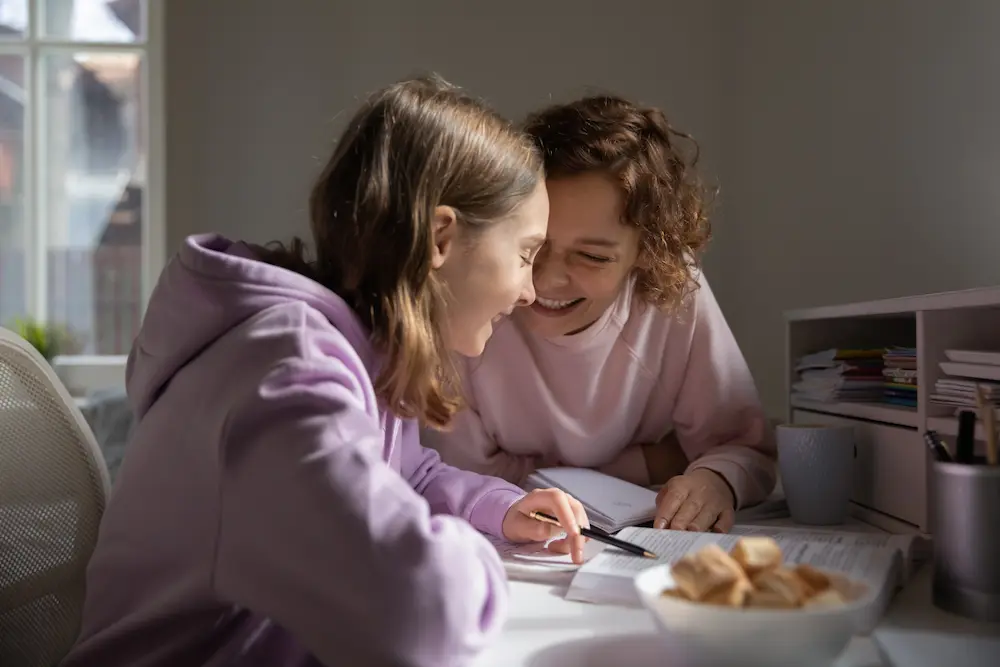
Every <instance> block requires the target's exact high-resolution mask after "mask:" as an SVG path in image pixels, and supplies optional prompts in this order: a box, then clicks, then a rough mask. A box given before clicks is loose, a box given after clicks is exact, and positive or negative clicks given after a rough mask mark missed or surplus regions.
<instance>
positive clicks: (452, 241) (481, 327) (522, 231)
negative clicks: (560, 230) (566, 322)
mask: <svg viewBox="0 0 1000 667" xmlns="http://www.w3.org/2000/svg"><path fill="white" fill-rule="evenodd" d="M436 213H437V215H436V217H435V248H434V254H433V256H432V263H431V265H432V266H433V267H434V268H435V269H436V270H437V271H438V276H439V277H440V278H441V280H442V281H443V282H444V284H445V288H446V289H447V291H448V304H447V317H448V321H447V327H448V336H449V341H450V342H451V345H452V347H453V348H454V350H455V351H456V352H458V353H459V354H463V355H465V356H467V357H474V356H478V355H480V354H482V352H483V348H484V347H485V346H486V341H488V340H489V338H490V336H491V335H493V322H494V321H495V320H497V319H498V318H500V317H502V316H504V315H508V314H510V312H511V311H512V310H513V309H514V306H516V305H522V306H527V305H529V304H531V302H532V301H534V300H535V290H534V287H533V286H532V282H531V267H532V262H534V260H535V255H537V254H538V249H539V248H541V246H542V244H543V243H544V242H545V228H546V226H547V224H548V218H549V198H548V195H547V193H546V189H545V182H544V181H540V182H539V184H538V187H537V188H536V189H535V191H534V192H533V193H532V194H531V196H530V197H528V198H527V199H526V200H525V201H524V202H523V203H522V204H521V205H520V206H518V207H517V209H515V210H514V212H513V213H512V214H511V216H510V217H509V218H507V219H505V220H501V221H499V222H496V223H494V224H492V225H489V226H487V227H485V228H483V229H481V230H475V231H470V230H469V229H468V228H464V227H462V225H461V224H459V223H458V222H457V220H456V217H455V212H454V210H452V209H450V208H449V207H447V206H441V207H438V210H437V212H436ZM470 234H471V236H469V235H470ZM463 237H464V238H463Z"/></svg>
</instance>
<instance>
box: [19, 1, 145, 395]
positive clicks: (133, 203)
mask: <svg viewBox="0 0 1000 667" xmlns="http://www.w3.org/2000/svg"><path fill="white" fill-rule="evenodd" d="M162 5H163V3H162V1H155V0H154V1H153V2H150V1H149V0H0V325H3V326H10V325H11V323H12V322H13V321H15V320H18V319H26V318H27V319H32V320H35V321H38V322H43V323H46V324H51V325H55V326H57V327H59V328H61V329H63V330H64V331H66V332H67V333H68V334H69V340H70V344H69V345H68V346H67V347H66V349H65V350H64V353H65V354H67V356H66V357H63V358H61V359H59V360H57V363H56V367H57V370H59V369H60V367H61V366H62V367H64V368H69V369H72V370H73V373H72V375H73V381H72V382H69V381H67V384H70V385H71V387H70V388H71V389H87V388H92V386H93V385H100V384H108V383H112V384H113V383H115V381H120V379H119V378H120V375H121V372H122V369H123V367H124V356H123V355H125V354H127V353H128V350H129V348H130V346H131V344H132V339H133V337H134V336H135V334H136V333H137V331H138V327H139V322H140V320H141V316H142V310H143V307H144V304H145V302H146V299H147V296H148V294H149V291H150V289H151V287H152V283H153V281H154V280H155V278H156V276H157V275H158V274H159V271H160V269H161V268H162V266H163V261H164V256H163V248H164V241H163V238H164V220H163V212H164V207H163V196H164V192H163V190H164V187H163V173H162V172H163V164H164V155H163V127H162V122H163V113H162V105H163V101H162V100H163V95H162V86H163V81H162V79H163V77H162V72H161V70H160V66H161V59H162V51H161V50H160V49H161V44H160V42H161V32H162V30H161V28H162V11H163V10H162ZM109 372H110V375H109ZM61 375H64V374H63V373H61ZM108 377H110V378H112V379H111V380H110V381H109V380H107V379H104V378H108ZM66 379H67V378H65V377H64V380H66ZM74 384H75V385H76V386H75V387H74V386H73V385H74Z"/></svg>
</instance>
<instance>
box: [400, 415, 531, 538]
mask: <svg viewBox="0 0 1000 667" xmlns="http://www.w3.org/2000/svg"><path fill="white" fill-rule="evenodd" d="M401 446H402V447H403V451H402V469H401V471H400V472H401V473H402V474H403V476H404V477H405V478H406V479H407V481H408V482H409V483H410V486H412V487H413V488H414V489H415V490H416V491H417V493H419V494H420V495H422V496H423V497H424V498H425V499H426V500H427V502H428V503H430V508H431V512H432V513H435V514H440V513H444V514H454V515H456V516H460V517H462V518H463V519H465V520H466V521H468V522H469V523H471V524H472V525H473V526H474V527H475V528H476V529H477V530H480V531H482V532H484V533H489V534H490V535H493V536H495V537H500V538H502V537H503V530H502V526H503V519H504V516H506V514H507V510H509V509H510V507H511V505H513V504H514V503H515V502H517V501H518V500H520V498H521V497H522V496H523V495H524V491H522V490H521V489H520V488H518V487H516V486H514V485H513V484H510V483H509V482H505V481H504V480H502V479H500V478H497V477H490V476H487V475H480V474H479V473H476V472H470V471H468V470H459V469H458V468H454V467H452V466H450V465H447V464H445V463H442V462H441V457H440V456H439V455H438V453H437V452H436V451H434V450H433V449H428V448H426V447H422V446H421V445H420V433H419V428H418V426H417V424H416V423H415V422H412V421H409V422H405V423H404V425H403V434H402V443H401Z"/></svg>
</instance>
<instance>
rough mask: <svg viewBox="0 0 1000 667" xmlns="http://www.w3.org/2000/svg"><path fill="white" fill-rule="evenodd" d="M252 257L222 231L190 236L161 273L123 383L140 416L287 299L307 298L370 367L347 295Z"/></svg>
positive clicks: (369, 354) (246, 248)
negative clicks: (214, 348) (187, 372)
mask: <svg viewBox="0 0 1000 667" xmlns="http://www.w3.org/2000/svg"><path fill="white" fill-rule="evenodd" d="M255 257H256V255H255V253H254V250H253V249H252V248H251V246H249V245H248V244H246V243H243V242H233V241H230V240H229V239H226V238H224V237H222V236H219V235H215V234H208V235H199V236H190V237H188V238H187V239H185V241H184V245H183V247H182V248H181V250H180V251H179V252H178V253H177V254H176V255H175V256H174V257H173V258H172V259H171V260H170V262H169V263H168V264H167V266H166V268H165V269H164V270H163V272H162V273H161V274H160V279H159V281H158V282H157V284H156V288H155V289H154V290H153V294H152V296H151V297H150V300H149V304H148V306H147V307H146V314H145V316H144V317H143V321H142V327H141V328H140V330H139V335H138V336H137V337H136V340H135V343H134V344H133V346H132V352H131V353H130V354H129V357H128V364H127V366H126V369H125V385H126V388H127V390H128V396H129V401H130V402H131V403H132V409H133V410H134V411H135V413H136V417H137V418H141V417H142V416H143V415H145V414H146V412H147V411H148V410H149V408H150V407H151V406H152V405H153V403H154V402H155V401H156V399H157V397H158V396H159V395H160V393H161V392H162V390H163V388H164V387H165V386H166V385H167V383H168V382H169V381H170V379H171V378H172V377H173V376H174V375H175V374H176V373H177V371H179V370H180V369H181V368H183V367H184V366H185V365H186V364H187V363H188V362H189V361H191V360H192V359H194V358H195V357H196V356H198V354H200V353H201V351H202V350H204V349H205V348H207V347H208V346H209V345H211V344H212V343H214V342H215V341H216V340H218V339H219V338H220V337H222V336H223V335H224V334H226V332H228V331H229V330H231V329H233V328H234V327H236V326H238V325H239V324H240V323H242V322H244V321H245V320H247V319H249V318H251V317H253V316H254V315H256V314H257V313H259V312H261V311H263V310H266V309H268V308H271V307H273V306H277V305H280V304H283V303H287V302H289V301H301V302H305V303H306V304H308V305H309V306H311V307H313V308H315V309H316V310H317V311H319V312H320V313H322V314H323V316H324V317H326V318H327V319H328V320H329V321H330V323H331V324H332V325H333V326H335V327H336V328H337V329H338V330H339V331H340V333H341V334H343V335H344V337H345V338H347V340H348V342H349V343H350V344H351V346H352V347H353V348H354V349H355V351H356V352H357V353H358V355H359V356H360V357H361V360H362V361H363V362H364V364H365V366H366V367H367V368H368V370H369V372H371V371H372V370H373V367H374V365H375V355H374V351H373V349H372V347H371V342H370V339H369V335H368V332H367V330H366V328H365V327H364V325H363V324H362V323H361V320H359V319H358V317H357V315H355V313H354V311H352V310H351V308H350V307H349V306H348V305H347V304H346V303H345V302H344V300H343V299H341V298H340V297H339V296H337V295H336V294H335V293H333V292H331V291H330V290H328V289H326V288H325V287H323V286H322V285H320V284H319V283H317V282H315V281H313V280H311V279H309V278H306V277H305V276H302V275H299V274H297V273H294V272H292V271H288V270H286V269H282V268H279V267H276V266H272V265H270V264H266V263H264V262H261V261H258V260H257V259H256V258H255Z"/></svg>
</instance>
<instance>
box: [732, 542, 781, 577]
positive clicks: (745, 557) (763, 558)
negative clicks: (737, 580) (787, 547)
mask: <svg viewBox="0 0 1000 667" xmlns="http://www.w3.org/2000/svg"><path fill="white" fill-rule="evenodd" d="M730 555H732V557H733V560H735V561H736V562H737V563H739V564H740V567H742V568H743V569H744V570H745V571H746V573H747V574H748V575H750V577H751V578H752V577H753V576H754V575H756V574H757V573H759V572H763V571H764V570H772V569H774V568H776V567H778V566H779V565H781V547H780V546H778V543H777V542H775V541H774V540H773V539H771V538H770V537H744V538H742V539H740V540H739V541H738V542H737V543H736V546H734V547H733V550H732V552H730Z"/></svg>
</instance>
